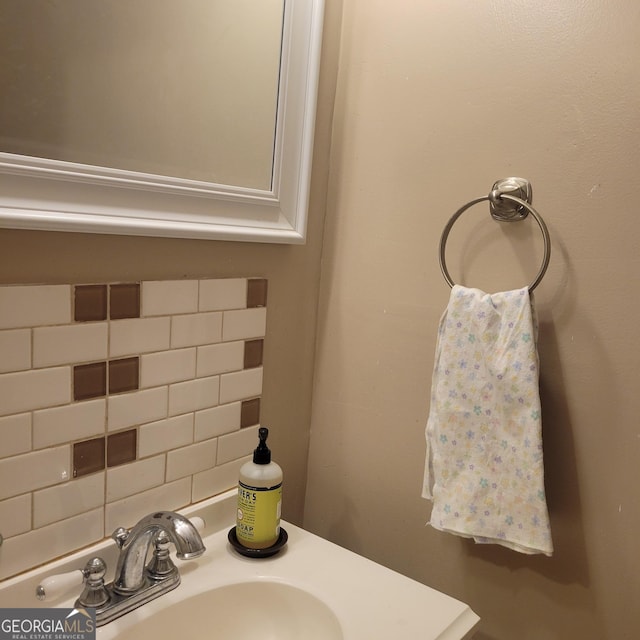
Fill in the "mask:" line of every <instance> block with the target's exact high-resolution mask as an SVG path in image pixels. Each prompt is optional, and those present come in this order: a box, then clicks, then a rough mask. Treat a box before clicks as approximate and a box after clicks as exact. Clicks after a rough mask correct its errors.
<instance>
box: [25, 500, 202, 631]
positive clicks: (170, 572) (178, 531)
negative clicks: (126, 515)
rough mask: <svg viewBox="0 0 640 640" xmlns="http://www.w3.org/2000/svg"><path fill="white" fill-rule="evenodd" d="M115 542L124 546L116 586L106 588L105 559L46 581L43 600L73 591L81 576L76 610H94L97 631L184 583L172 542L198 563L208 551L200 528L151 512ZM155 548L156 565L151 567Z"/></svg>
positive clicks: (182, 554)
mask: <svg viewBox="0 0 640 640" xmlns="http://www.w3.org/2000/svg"><path fill="white" fill-rule="evenodd" d="M194 521H196V519H195V518H194ZM111 537H112V538H113V539H114V540H115V541H116V543H117V545H118V547H120V555H119V557H118V563H117V565H116V572H115V578H114V580H113V582H110V583H109V584H105V582H104V576H105V574H106V572H107V565H106V564H105V562H104V561H103V560H102V559H101V558H92V559H91V560H89V562H87V564H86V566H85V568H84V569H82V570H81V571H80V572H78V571H72V572H70V573H68V574H60V575H57V576H50V578H49V583H48V584H45V582H46V581H43V583H42V584H41V585H40V586H39V587H38V589H37V590H36V596H37V597H38V599H40V600H44V599H45V598H46V597H47V590H48V589H51V591H53V590H55V586H56V585H59V587H60V588H65V586H66V587H69V586H73V585H74V584H76V582H77V580H78V578H79V577H80V576H81V579H82V581H83V582H84V589H83V591H82V593H81V595H80V597H79V598H78V599H77V600H76V604H75V606H76V608H86V607H92V608H94V609H95V610H96V626H98V627H99V626H101V625H103V624H107V623H108V622H111V621H112V620H115V619H116V618H119V617H120V616H123V615H124V614H125V613H129V611H133V610H134V609H137V608H138V607H140V606H142V605H143V604H146V603H147V602H150V601H151V600H154V599H155V598H157V597H158V596H161V595H162V594H163V593H167V592H168V591H171V590H172V589H175V588H176V587H177V586H178V585H179V584H180V574H179V572H178V569H177V568H176V566H175V565H174V564H173V562H172V561H171V558H170V557H169V545H170V544H171V543H172V542H173V544H175V546H176V550H177V554H176V555H177V557H178V558H180V559H181V560H189V559H191V558H197V557H198V556H201V555H202V554H203V553H204V551H205V548H204V544H203V542H202V538H201V537H200V534H199V533H198V530H197V529H196V527H195V525H194V524H193V523H192V522H191V521H190V520H187V518H185V517H184V516H181V515H180V514H178V513H174V512H173V511H156V512H155V513H150V514H149V515H148V516H145V517H144V518H142V520H140V522H138V524H136V525H135V526H134V527H133V529H131V530H130V531H127V530H126V529H123V528H120V529H116V530H115V531H114V532H113V535H112V536H111ZM152 546H153V554H152V556H151V560H150V561H149V563H148V564H145V563H146V562H147V556H148V555H149V551H150V550H151V547H152Z"/></svg>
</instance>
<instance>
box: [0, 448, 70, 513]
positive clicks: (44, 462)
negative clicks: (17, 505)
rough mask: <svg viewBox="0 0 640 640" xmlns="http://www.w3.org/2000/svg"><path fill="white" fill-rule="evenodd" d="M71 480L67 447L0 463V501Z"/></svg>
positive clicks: (33, 453)
mask: <svg viewBox="0 0 640 640" xmlns="http://www.w3.org/2000/svg"><path fill="white" fill-rule="evenodd" d="M70 477H71V453H70V447H69V446H68V445H66V446H64V447H56V448H53V449H45V450H44V451H34V452H32V453H25V454H22V455H20V456H14V457H12V458H5V459H4V460H0V500H1V499H4V498H11V497H13V496H18V495H20V494H21V493H26V492H27V491H34V490H36V489H43V488H44V487H47V486H49V485H54V484H58V483H60V482H65V481H66V480H68V479H69V478H70Z"/></svg>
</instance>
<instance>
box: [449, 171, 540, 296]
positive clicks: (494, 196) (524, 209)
mask: <svg viewBox="0 0 640 640" xmlns="http://www.w3.org/2000/svg"><path fill="white" fill-rule="evenodd" d="M496 184H498V183H496ZM495 186H496V185H494V187H495ZM503 199H506V200H510V201H511V202H513V203H514V205H515V207H514V206H512V209H513V210H514V213H513V215H510V216H507V215H504V216H503V215H496V214H495V213H494V210H493V207H492V213H491V215H492V216H493V218H495V219H496V220H501V221H504V222H513V221H516V220H522V219H523V218H525V217H526V216H527V213H530V214H531V215H532V216H533V217H534V219H535V221H536V222H537V223H538V226H539V227H540V231H541V232H542V237H543V239H544V259H543V260H542V266H541V267H540V270H539V271H538V274H537V275H536V277H535V279H534V281H533V282H532V283H531V284H530V285H529V293H531V292H533V290H534V289H535V288H536V287H537V286H538V285H539V284H540V281H541V280H542V278H543V277H544V274H545V273H546V271H547V267H548V266H549V260H550V258H551V239H550V237H549V230H548V229H547V225H546V224H545V223H544V220H543V219H542V216H541V215H540V214H539V213H538V212H537V211H536V210H535V209H534V208H533V207H532V206H531V205H530V204H529V203H528V202H526V201H525V200H522V199H521V198H517V197H516V196H512V195H509V194H507V193H503V192H501V191H500V189H499V188H494V190H493V191H492V192H491V193H490V194H489V195H488V196H484V197H482V198H476V199H475V200H472V201H471V202H467V204H465V205H464V206H462V207H460V208H459V209H458V210H457V211H456V212H455V213H454V214H453V215H452V216H451V218H450V219H449V222H447V225H446V226H445V228H444V230H443V232H442V236H441V237H440V256H439V258H440V270H441V271H442V275H443V276H444V279H445V280H446V281H447V284H448V285H449V286H450V287H452V288H453V286H454V285H455V282H454V281H453V279H452V278H451V275H450V274H449V270H448V269H447V265H446V263H445V257H444V253H445V248H446V244H447V238H448V237H449V232H450V231H451V227H453V225H454V223H455V221H456V220H457V219H458V218H459V217H460V216H461V215H462V214H463V213H464V212H465V211H466V210H467V209H470V208H471V207H473V206H474V205H476V204H478V203H479V202H485V201H486V200H489V201H490V202H491V203H492V205H496V203H498V202H500V201H501V200H503Z"/></svg>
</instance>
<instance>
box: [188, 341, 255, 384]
mask: <svg viewBox="0 0 640 640" xmlns="http://www.w3.org/2000/svg"><path fill="white" fill-rule="evenodd" d="M243 367H244V341H239V342H221V343H219V344H211V345H207V346H205V347H198V366H197V370H196V375H197V376H198V377H202V376H213V375H216V374H218V373H227V372H229V371H238V370H240V369H242V368H243Z"/></svg>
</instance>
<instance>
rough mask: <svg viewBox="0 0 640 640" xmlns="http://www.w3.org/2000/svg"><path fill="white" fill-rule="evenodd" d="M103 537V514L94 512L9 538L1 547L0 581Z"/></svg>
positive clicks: (99, 510)
mask: <svg viewBox="0 0 640 640" xmlns="http://www.w3.org/2000/svg"><path fill="white" fill-rule="evenodd" d="M103 535H104V520H103V510H102V509H94V510H93V511H88V512H86V513H83V514H81V515H79V516H75V517H73V518H68V519H66V520H61V521H60V522H56V523H55V524H50V525H48V526H46V527H42V528H40V529H34V530H33V531H29V533H23V534H22V535H19V536H14V537H13V538H9V539H8V540H5V541H4V543H3V544H2V546H0V579H4V578H7V577H9V576H12V575H15V574H16V573H20V572H21V571H24V570H25V569H30V568H31V567H34V566H36V565H38V564H42V563H44V562H48V561H50V560H51V559H52V558H56V557H58V556H62V555H65V554H66V553H69V552H71V551H75V550H76V549H79V548H81V547H86V546H88V545H90V544H93V543H95V542H98V541H99V540H101V539H102V538H103Z"/></svg>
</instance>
